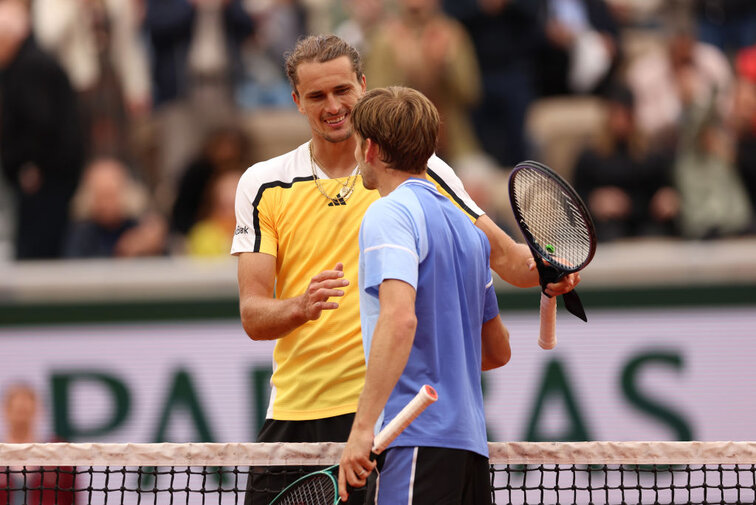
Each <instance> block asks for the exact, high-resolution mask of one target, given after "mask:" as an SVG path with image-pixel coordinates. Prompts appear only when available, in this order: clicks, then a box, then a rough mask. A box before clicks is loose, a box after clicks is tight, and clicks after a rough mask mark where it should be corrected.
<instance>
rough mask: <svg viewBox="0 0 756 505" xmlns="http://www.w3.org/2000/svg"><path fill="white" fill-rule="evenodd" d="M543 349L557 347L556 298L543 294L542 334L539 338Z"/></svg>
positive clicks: (539, 343)
mask: <svg viewBox="0 0 756 505" xmlns="http://www.w3.org/2000/svg"><path fill="white" fill-rule="evenodd" d="M538 345H540V346H541V349H547V350H548V349H553V348H554V347H555V346H556V297H553V296H552V297H549V296H546V295H545V294H543V293H541V333H540V335H539V336H538Z"/></svg>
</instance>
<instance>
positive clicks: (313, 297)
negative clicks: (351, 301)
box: [302, 263, 349, 320]
mask: <svg viewBox="0 0 756 505" xmlns="http://www.w3.org/2000/svg"><path fill="white" fill-rule="evenodd" d="M343 277H344V265H343V264H342V263H336V266H334V267H333V270H324V271H322V272H320V273H319V274H317V275H316V276H315V277H313V278H312V280H311V281H310V285H309V286H307V291H305V293H304V294H303V295H302V311H303V313H304V314H305V317H307V319H308V320H313V319H317V318H319V317H320V313H321V312H322V311H324V310H333V309H337V308H339V304H338V303H336V302H329V301H328V299H329V298H331V297H335V296H344V290H343V289H340V288H343V287H345V286H348V285H349V281H348V280H347V279H344V278H343Z"/></svg>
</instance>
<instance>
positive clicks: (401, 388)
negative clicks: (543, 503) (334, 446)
mask: <svg viewBox="0 0 756 505" xmlns="http://www.w3.org/2000/svg"><path fill="white" fill-rule="evenodd" d="M352 124H353V126H354V128H355V133H356V135H357V140H358V142H357V149H356V151H355V157H356V158H357V161H358V163H359V165H360V170H361V173H362V178H363V184H364V185H365V187H366V188H368V189H377V190H378V191H379V193H380V194H381V196H382V197H383V198H380V199H379V200H377V201H376V202H375V203H373V204H372V205H371V206H370V208H369V209H368V211H367V212H366V214H365V217H364V219H363V221H362V226H361V229H360V236H359V246H360V264H359V288H360V314H361V323H362V335H363V343H364V348H365V354H366V360H367V374H366V380H365V388H364V390H363V392H362V395H361V396H360V401H359V405H358V408H357V414H356V416H355V421H354V425H353V427H352V432H351V434H350V437H349V440H348V442H347V446H346V448H345V450H344V455H343V456H342V460H341V467H340V471H339V489H340V494H341V495H342V498H344V497H345V496H346V494H347V489H346V486H345V484H346V482H347V481H348V482H349V484H351V485H352V486H361V485H364V484H365V482H366V479H367V476H368V475H369V474H370V472H371V471H372V470H373V469H374V467H375V465H376V463H374V462H372V461H370V459H369V454H370V448H371V445H372V438H373V433H374V427H375V425H376V424H378V425H379V426H378V428H380V427H382V426H385V425H386V424H387V423H388V422H390V421H391V419H393V417H394V416H396V414H397V413H398V412H399V411H400V410H401V409H402V407H404V406H405V405H406V404H407V403H408V402H409V401H410V400H411V399H412V398H413V397H414V396H415V394H416V393H417V392H418V390H419V389H420V388H421V386H422V385H423V384H430V385H431V386H433V387H434V388H435V389H436V391H437V392H438V401H437V402H436V403H434V404H432V405H431V406H429V407H428V408H427V409H426V410H425V411H424V412H423V413H422V414H420V416H419V417H418V418H417V419H416V420H415V421H414V422H413V423H412V424H410V425H409V426H408V427H407V428H406V429H405V430H404V432H402V433H401V434H400V435H399V436H398V437H397V438H396V440H394V442H392V444H391V445H390V446H389V449H388V450H386V451H385V452H384V453H383V454H382V455H381V457H380V458H379V461H378V468H379V470H380V473H379V477H378V482H377V486H376V488H377V492H376V493H375V499H376V502H377V503H378V504H379V505H383V504H396V503H410V504H437V503H455V504H456V503H459V504H470V505H472V504H475V505H480V504H486V503H490V500H491V493H490V488H489V480H488V446H487V439H486V425H485V417H484V410H483V395H482V391H481V384H480V383H481V380H480V376H481V371H482V370H483V369H489V368H494V367H497V366H501V365H503V364H505V363H506V362H507V361H508V360H509V357H510V347H509V335H508V333H507V330H506V328H505V327H504V325H503V324H502V322H501V319H500V317H499V310H498V304H497V302H496V294H495V292H494V288H493V279H492V276H491V270H490V267H489V259H488V258H489V254H490V245H489V243H488V240H487V238H486V236H485V234H483V233H482V232H481V231H480V230H479V229H478V228H477V227H476V226H475V225H474V224H473V223H472V222H471V221H470V219H469V218H468V217H467V216H466V215H465V214H463V213H462V212H461V211H460V210H459V209H458V208H457V207H455V206H454V204H453V203H451V201H450V200H449V199H448V198H446V197H445V196H443V195H442V194H441V193H439V192H438V190H437V189H436V187H435V186H434V185H433V184H432V183H431V182H429V181H428V180H426V178H425V169H426V163H427V160H428V158H430V156H431V155H432V154H433V151H434V149H435V146H436V141H437V136H438V125H439V117H438V112H437V111H436V109H435V107H434V106H433V105H432V104H431V103H430V101H428V99H427V98H426V97H424V96H423V95H422V94H421V93H419V92H417V91H415V90H412V89H409V88H401V87H391V88H385V89H377V90H372V91H370V92H368V93H367V94H366V95H365V96H364V97H363V98H362V99H361V100H360V101H359V102H358V103H357V105H356V106H355V107H354V109H353V110H352Z"/></svg>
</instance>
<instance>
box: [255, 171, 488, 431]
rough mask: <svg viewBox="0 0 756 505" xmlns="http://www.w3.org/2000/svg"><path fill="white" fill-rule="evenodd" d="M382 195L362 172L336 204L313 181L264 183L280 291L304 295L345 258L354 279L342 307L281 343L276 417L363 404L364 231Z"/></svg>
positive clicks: (329, 186) (314, 415)
mask: <svg viewBox="0 0 756 505" xmlns="http://www.w3.org/2000/svg"><path fill="white" fill-rule="evenodd" d="M346 180H347V179H346V178H341V179H330V180H321V185H322V187H323V189H325V191H326V192H327V194H329V195H336V194H337V193H338V191H339V189H340V188H341V186H342V184H343V183H344V182H346ZM431 180H432V179H431ZM437 186H438V185H437ZM439 190H440V191H441V192H442V193H443V194H445V195H447V196H448V192H447V191H446V190H444V189H443V188H442V187H439ZM379 196H380V195H379V194H378V192H377V191H368V190H366V189H365V188H364V186H363V185H362V179H361V177H360V178H359V179H358V180H357V182H356V184H355V190H354V194H353V195H352V196H351V197H350V198H349V199H348V200H347V201H346V205H339V206H329V205H328V200H326V198H325V197H324V196H323V195H322V194H321V193H320V191H318V188H317V186H316V185H315V183H314V182H313V181H312V180H305V181H299V182H294V183H293V184H291V185H288V184H281V185H275V184H271V185H269V186H268V187H266V189H264V190H263V193H262V195H261V197H260V200H259V203H258V205H257V210H258V217H259V230H260V234H261V239H260V248H259V252H261V253H266V254H271V255H273V256H275V257H276V290H275V295H276V298H279V299H286V298H291V297H295V296H299V295H301V294H302V293H304V292H305V290H306V289H307V286H308V285H309V283H310V280H311V279H312V277H313V276H314V275H316V274H317V273H319V272H322V271H323V270H327V269H330V268H333V267H334V266H335V265H336V264H337V263H339V262H341V263H343V265H344V278H346V279H348V280H349V281H350V284H349V286H347V287H346V288H345V289H344V296H343V297H340V298H338V299H333V300H335V301H337V302H338V303H339V308H338V309H336V310H327V311H323V313H322V315H321V317H320V318H319V319H317V320H315V321H310V322H308V323H306V324H304V325H303V326H300V327H299V328H297V329H296V330H294V331H293V332H292V333H290V334H289V335H287V336H286V337H284V338H281V339H279V340H278V341H277V342H276V346H275V349H274V352H273V358H274V361H275V370H274V372H273V377H272V378H271V381H272V385H273V387H274V394H275V398H274V400H273V404H272V416H273V418H274V419H279V420H309V419H320V418H325V417H332V416H337V415H342V414H347V413H352V412H355V411H356V410H357V400H358V398H359V395H360V392H361V391H362V387H363V384H364V376H365V359H364V351H363V348H362V335H361V331H360V313H359V307H360V304H359V287H358V280H357V272H358V262H359V243H358V236H359V229H360V224H361V222H362V217H363V215H364V214H365V211H366V210H367V208H368V207H369V206H370V204H371V203H373V202H374V201H375V200H376V199H377V198H378V197H379ZM474 218H475V216H471V219H474Z"/></svg>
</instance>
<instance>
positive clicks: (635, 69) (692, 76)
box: [626, 26, 733, 149]
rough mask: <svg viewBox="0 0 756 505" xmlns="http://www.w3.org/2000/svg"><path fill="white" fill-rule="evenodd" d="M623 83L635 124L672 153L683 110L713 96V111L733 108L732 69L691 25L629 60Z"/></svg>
mask: <svg viewBox="0 0 756 505" xmlns="http://www.w3.org/2000/svg"><path fill="white" fill-rule="evenodd" d="M626 80H627V83H628V85H629V86H630V88H631V89H632V90H633V94H634V95H635V98H636V106H635V107H636V116H637V119H638V125H639V126H640V127H641V129H642V130H643V131H644V132H645V133H646V135H648V136H649V137H650V138H653V139H655V141H656V142H657V143H659V144H663V145H665V146H666V147H667V148H670V149H674V144H675V141H676V137H677V133H678V131H679V129H680V128H681V127H682V126H683V125H682V124H681V120H682V117H683V116H682V114H683V110H684V109H686V108H688V107H690V106H695V107H702V106H705V104H706V103H708V102H709V101H710V99H711V97H712V94H713V93H715V94H716V96H717V98H716V102H715V105H716V108H715V110H716V112H717V114H718V115H719V116H720V117H727V116H728V115H729V113H730V109H731V106H732V103H731V99H732V82H733V76H732V69H731V66H730V64H729V62H728V61H727V58H726V56H725V55H724V53H722V51H720V50H719V49H717V48H716V47H714V46H712V45H709V44H705V43H703V42H698V41H697V40H696V38H695V36H694V34H693V31H692V29H691V28H690V27H685V26H681V27H671V28H670V29H669V32H668V35H667V37H666V42H665V46H664V48H663V49H662V50H661V51H649V52H647V53H646V54H644V55H642V56H639V57H638V58H637V59H636V60H635V61H633V62H631V63H630V65H629V66H628V68H627V72H626Z"/></svg>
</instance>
